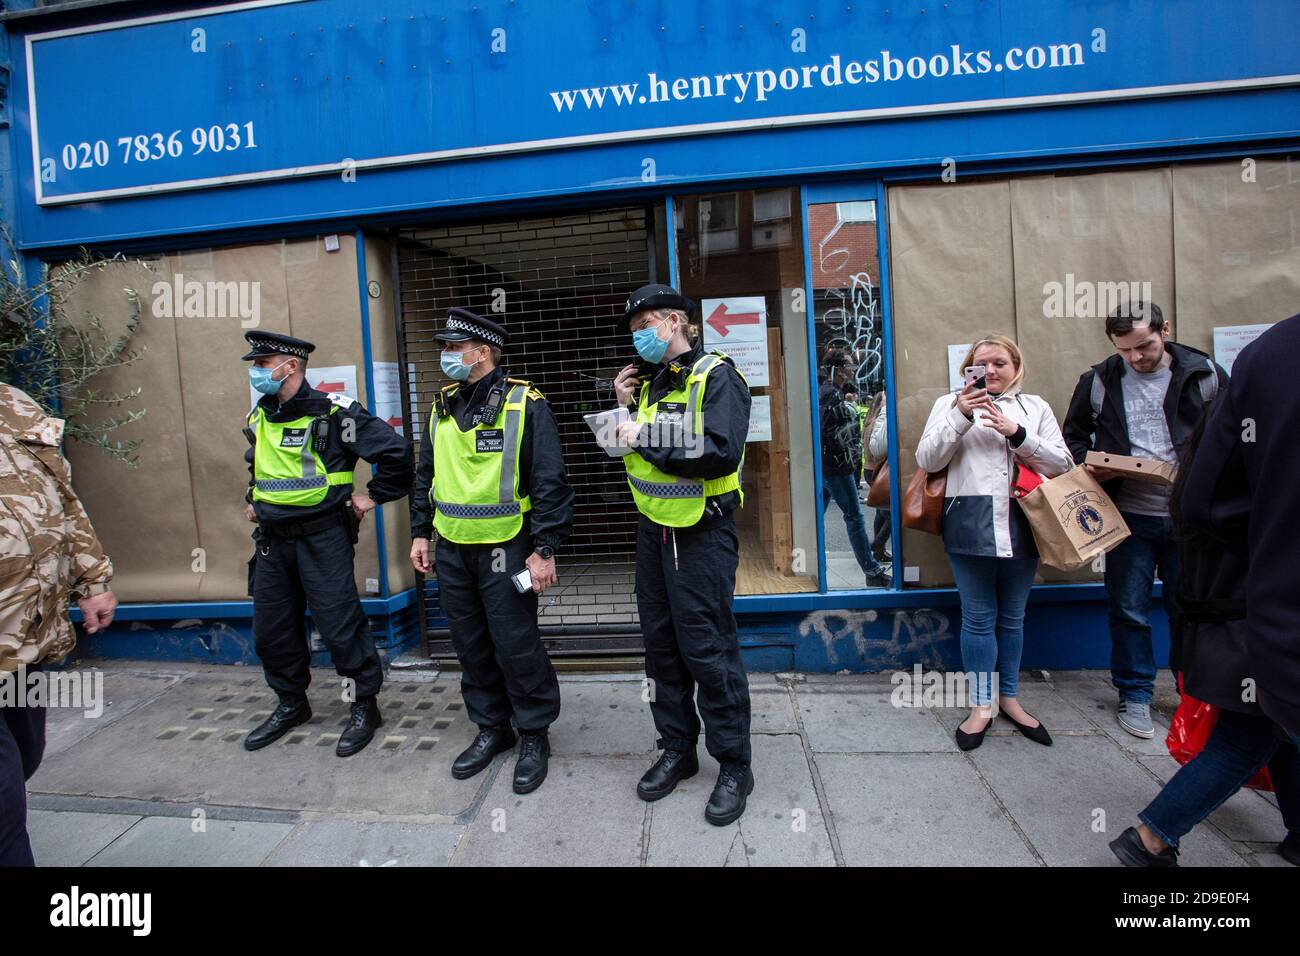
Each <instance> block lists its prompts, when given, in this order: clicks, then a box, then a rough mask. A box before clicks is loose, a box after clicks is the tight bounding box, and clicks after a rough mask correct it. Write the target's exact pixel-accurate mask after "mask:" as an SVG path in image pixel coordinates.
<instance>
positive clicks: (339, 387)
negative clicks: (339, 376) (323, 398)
mask: <svg viewBox="0 0 1300 956" xmlns="http://www.w3.org/2000/svg"><path fill="white" fill-rule="evenodd" d="M316 391H318V392H341V391H343V383H342V382H321V383H320V384H319V385H317V386H316Z"/></svg>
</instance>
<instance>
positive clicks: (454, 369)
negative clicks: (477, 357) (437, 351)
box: [440, 351, 478, 382]
mask: <svg viewBox="0 0 1300 956" xmlns="http://www.w3.org/2000/svg"><path fill="white" fill-rule="evenodd" d="M440 361H441V364H442V373H443V374H444V375H446V376H447V377H448V378H450V379H454V380H455V381H457V382H463V381H465V379H467V378H469V373H470V369H472V368H473V367H474V366H475V365H477V364H478V362H470V363H469V364H468V365H466V364H465V359H464V358H463V357H462V353H460V352H448V351H443V353H442V357H441V360H440Z"/></svg>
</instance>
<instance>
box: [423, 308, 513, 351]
mask: <svg viewBox="0 0 1300 956" xmlns="http://www.w3.org/2000/svg"><path fill="white" fill-rule="evenodd" d="M434 338H435V339H438V340H439V341H441V342H467V341H469V340H470V339H477V340H478V341H480V342H486V343H487V344H488V345H495V346H496V347H497V348H500V349H503V348H505V347H506V343H507V342H509V340H510V335H509V333H507V332H506V330H505V326H503V325H501V324H499V323H497V322H493V321H492V320H491V319H485V318H483V316H481V315H475V314H474V313H473V312H471V311H470V310H469V309H448V310H447V326H446V328H444V329H443V330H442V331H441V332H439V333H438V334H437V335H435V336H434Z"/></svg>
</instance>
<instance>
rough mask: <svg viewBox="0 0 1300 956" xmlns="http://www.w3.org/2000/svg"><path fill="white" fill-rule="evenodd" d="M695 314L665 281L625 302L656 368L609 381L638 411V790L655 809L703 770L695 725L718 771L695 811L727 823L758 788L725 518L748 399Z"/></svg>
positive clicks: (735, 487)
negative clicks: (642, 745)
mask: <svg viewBox="0 0 1300 956" xmlns="http://www.w3.org/2000/svg"><path fill="white" fill-rule="evenodd" d="M693 312H694V305H693V303H691V302H690V300H688V299H686V298H685V297H683V296H682V295H680V294H679V293H678V292H677V291H676V290H675V289H672V288H670V287H669V286H665V285H648V286H644V287H643V288H641V289H639V290H637V291H636V292H635V293H633V295H632V298H631V299H629V300H628V303H627V307H626V311H625V314H624V321H625V322H626V323H628V326H629V328H630V330H631V332H632V340H633V345H634V346H635V348H636V350H637V353H638V354H639V355H640V356H641V358H642V360H643V361H644V362H647V363H650V364H651V365H658V366H659V368H658V369H656V370H654V374H653V377H650V376H647V378H648V380H647V381H642V380H641V379H640V378H639V377H638V370H637V368H636V366H634V365H629V366H627V367H626V368H624V369H623V370H622V371H621V372H619V374H618V376H617V378H616V379H615V381H614V387H615V390H616V391H617V393H618V397H619V401H620V402H621V403H623V404H624V405H628V406H630V407H631V408H632V409H633V420H632V421H630V422H625V423H624V424H623V425H621V426H619V437H620V439H621V440H622V441H624V442H626V443H627V444H629V445H632V446H633V449H634V450H633V451H632V452H630V453H629V454H627V455H626V456H625V457H624V459H623V461H624V464H625V465H626V466H627V472H628V484H629V485H630V486H631V488H632V497H633V499H634V500H635V501H636V506H637V510H638V511H640V512H641V518H640V521H639V523H638V526H637V548H636V598H637V607H638V609H639V611H640V615H641V632H642V636H643V637H644V639H645V669H646V676H647V677H648V678H649V679H650V681H651V682H652V683H651V700H650V712H651V714H652V715H653V716H654V721H655V728H656V729H657V730H658V731H659V734H660V737H661V739H660V740H659V746H660V747H661V748H662V749H663V754H662V755H661V756H660V757H659V759H658V761H656V763H655V765H654V766H653V767H651V768H650V769H649V770H648V771H647V772H646V774H645V775H644V776H643V777H642V778H641V781H640V782H639V783H638V784H637V794H638V795H639V796H640V797H641V799H643V800H658V799H660V798H661V797H666V796H667V795H668V794H669V793H671V792H672V791H673V788H675V787H676V786H677V783H678V781H681V780H685V779H687V778H688V777H692V776H694V775H695V774H696V773H697V772H698V771H699V769H700V765H699V761H698V759H697V757H696V755H695V742H696V738H697V737H698V736H699V733H700V717H701V716H702V717H703V718H704V732H705V746H706V747H707V748H708V751H709V753H710V754H712V755H713V757H714V758H715V759H716V760H717V761H718V763H719V764H720V765H721V766H720V770H719V773H718V780H717V784H716V785H715V786H714V788H713V793H712V795H711V796H710V798H709V803H708V806H707V807H706V808H705V811H704V815H705V818H706V819H707V820H708V821H709V822H710V823H713V824H716V825H718V826H723V825H725V824H728V823H730V822H732V821H733V820H735V819H737V818H738V817H739V816H740V815H741V814H742V813H744V812H745V798H746V797H747V796H748V795H749V793H750V791H752V790H753V789H754V775H753V773H752V771H751V770H750V743H749V682H748V680H747V679H746V677H745V668H744V665H743V664H742V663H741V660H740V645H739V641H738V637H737V633H736V619H735V617H734V616H733V614H732V613H731V601H732V595H733V593H734V591H735V586H736V565H737V563H738V561H739V544H740V542H739V539H738V538H737V536H736V525H735V522H734V521H733V520H732V512H733V511H734V510H735V509H736V508H737V507H739V505H740V504H741V502H742V493H741V490H740V462H741V458H742V457H743V454H744V450H745V435H746V433H747V432H748V430H749V405H750V398H749V388H748V387H747V386H746V384H745V380H744V378H742V377H741V375H740V373H739V372H737V371H736V369H735V366H734V365H733V364H732V361H731V359H729V358H727V357H726V356H725V355H722V354H721V353H719V352H705V351H704V349H703V346H702V345H701V343H700V341H699V335H698V331H697V330H696V329H695V328H694V327H693V326H691V325H689V324H688V322H687V315H689V314H692V313H693ZM697 685H698V687H699V715H697V714H696V710H695V691H696V686H697Z"/></svg>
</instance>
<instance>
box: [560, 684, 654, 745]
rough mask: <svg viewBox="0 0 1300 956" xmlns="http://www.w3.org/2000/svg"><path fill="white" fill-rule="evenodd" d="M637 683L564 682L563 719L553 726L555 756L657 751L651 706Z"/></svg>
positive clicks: (561, 705)
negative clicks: (643, 698)
mask: <svg viewBox="0 0 1300 956" xmlns="http://www.w3.org/2000/svg"><path fill="white" fill-rule="evenodd" d="M644 694H645V687H644V685H643V684H642V683H641V681H639V680H636V681H632V680H608V681H590V680H583V681H574V680H561V681H560V717H559V719H558V720H556V722H555V723H554V724H552V725H551V733H550V737H551V752H552V753H553V754H611V755H612V754H648V753H650V752H651V751H652V750H654V743H655V738H656V734H655V725H654V721H653V720H652V719H651V718H650V705H649V704H648V703H647V702H645V701H643V700H642V699H641V698H642V697H643V696H644Z"/></svg>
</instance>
